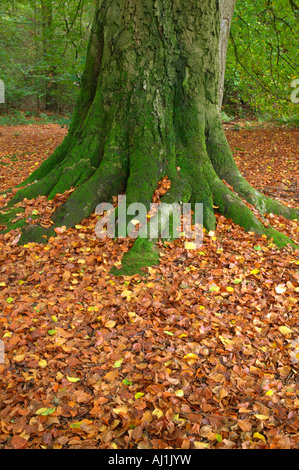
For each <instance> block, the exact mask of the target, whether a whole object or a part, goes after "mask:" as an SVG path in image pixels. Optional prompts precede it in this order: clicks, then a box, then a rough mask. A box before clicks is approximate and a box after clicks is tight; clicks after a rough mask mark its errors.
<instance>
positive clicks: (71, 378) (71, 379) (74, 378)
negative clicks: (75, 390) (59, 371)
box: [66, 375, 81, 383]
mask: <svg viewBox="0 0 299 470" xmlns="http://www.w3.org/2000/svg"><path fill="white" fill-rule="evenodd" d="M66 378H67V379H68V381H69V382H72V383H75V382H79V381H80V380H81V379H79V378H78V377H69V376H68V375H67V376H66Z"/></svg>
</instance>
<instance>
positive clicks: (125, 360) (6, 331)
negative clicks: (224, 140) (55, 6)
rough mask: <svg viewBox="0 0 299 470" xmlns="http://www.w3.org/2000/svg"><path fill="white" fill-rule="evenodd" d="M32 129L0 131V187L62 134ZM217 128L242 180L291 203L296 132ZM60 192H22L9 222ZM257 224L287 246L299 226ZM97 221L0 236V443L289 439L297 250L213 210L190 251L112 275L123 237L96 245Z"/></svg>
mask: <svg viewBox="0 0 299 470" xmlns="http://www.w3.org/2000/svg"><path fill="white" fill-rule="evenodd" d="M44 127H45V126H28V127H22V129H21V130H19V129H17V130H16V129H14V130H13V128H11V127H9V130H7V129H8V128H4V127H2V128H1V129H0V138H1V145H2V149H4V153H5V155H8V157H6V158H8V160H9V155H10V154H12V152H13V154H14V155H15V154H16V153H17V154H18V158H19V164H20V165H21V167H22V170H21V172H19V171H16V168H15V163H14V165H10V163H9V162H8V163H9V164H8V165H4V166H3V171H2V175H1V176H2V181H4V189H7V188H9V187H10V186H11V185H13V184H18V183H19V182H20V181H21V180H22V179H24V177H26V176H28V174H30V172H31V171H32V168H33V167H35V163H36V162H37V163H38V164H40V163H41V161H42V160H43V159H45V158H46V157H47V156H48V155H49V153H51V152H52V151H53V149H54V148H55V146H56V145H58V143H59V142H60V141H61V140H62V138H63V135H64V134H65V132H66V131H65V130H61V129H60V127H59V126H55V125H50V126H47V130H45V129H44ZM16 132H21V136H20V135H18V136H17V137H16V136H14V133H16ZM34 136H38V138H37V137H36V139H37V141H38V142H35V143H34V142H33V141H34ZM227 137H228V140H229V142H230V144H231V147H232V149H233V150H234V149H235V158H236V161H237V164H238V165H239V167H240V169H241V170H242V171H243V172H245V173H246V175H245V176H246V178H247V179H248V181H249V182H250V183H251V184H253V185H255V187H257V189H265V188H266V189H268V190H269V192H272V193H273V192H274V193H275V194H271V195H272V197H277V198H280V200H282V201H283V202H284V203H287V204H289V205H294V206H296V205H297V204H296V197H297V196H296V192H295V186H296V184H297V179H298V178H297V177H296V174H298V162H297V163H296V153H295V152H296V148H295V142H296V139H297V140H298V131H295V130H286V129H284V130H283V131H282V130H281V129H266V130H263V131H261V130H259V129H250V130H246V129H244V130H241V131H240V132H234V131H231V130H228V131H227ZM34 149H35V150H34ZM236 149H245V151H241V150H236ZM1 152H2V151H1ZM24 152H26V153H24ZM31 152H32V153H31ZM2 153H3V152H2ZM2 157H3V155H2V154H0V158H2ZM269 162H271V165H270V163H269ZM268 166H269V167H270V166H271V169H270V168H269V169H268V171H265V170H266V168H267V167H268ZM270 170H271V171H270ZM296 172H297V173H296ZM26 173H27V174H26ZM282 185H283V186H282ZM168 188H169V185H168V182H167V180H164V181H162V182H161V184H160V186H159V188H158V189H157V192H156V194H155V197H156V198H157V199H158V198H159V195H161V194H162V193H163V191H164V192H165V191H167V189H168ZM275 188H280V189H281V188H282V189H284V190H285V189H292V191H289V192H287V191H281V192H279V191H278V189H275ZM286 193H287V194H288V197H287V199H286V196H285V194H286ZM67 196H68V193H65V194H64V195H57V196H56V198H54V200H52V201H47V200H46V198H44V197H39V198H37V199H36V200H32V201H28V200H26V201H23V202H22V203H20V205H22V206H23V209H24V210H25V213H24V214H22V215H20V217H24V216H25V217H27V218H28V217H30V215H31V214H32V212H33V211H36V212H35V215H37V216H38V217H39V218H38V220H39V222H40V223H43V224H44V225H45V226H47V225H48V224H50V222H49V220H50V217H51V214H52V213H53V211H54V210H55V208H56V207H57V206H58V205H60V204H61V203H62V202H63V201H64V200H65V199H66V197H67ZM10 197H11V195H10V194H9V193H7V194H6V197H5V196H3V195H2V196H0V203H1V205H2V207H4V206H5V203H6V202H7V200H9V198H10ZM268 219H269V221H270V223H271V224H272V225H274V226H276V227H277V228H278V229H279V230H280V231H282V232H284V233H286V234H287V235H288V236H290V237H291V238H292V239H293V240H294V241H295V242H297V243H298V242H299V235H298V222H296V221H287V220H285V219H283V218H282V217H277V216H274V215H272V214H269V215H268ZM97 220H98V218H97V217H96V216H95V215H94V216H91V217H89V218H88V219H85V220H84V221H82V222H81V224H80V225H78V226H76V227H75V228H73V229H69V230H65V229H63V228H62V229H60V230H58V233H57V237H55V238H51V239H49V240H48V242H47V244H45V245H37V244H34V243H29V244H28V245H25V246H19V245H17V243H16V240H17V239H18V236H19V233H20V232H19V230H14V231H11V232H9V233H6V234H4V235H3V234H2V235H0V248H1V252H0V259H1V267H0V305H1V318H0V338H1V340H2V341H3V344H4V353H5V354H4V362H3V363H0V373H1V384H0V403H1V405H0V448H6V449H7V448H14V449H19V448H54V449H61V448H70V449H72V448H103V449H105V448H108V449H123V448H125V449H134V448H137V449H147V448H156V449H205V448H210V449H216V448H232V449H256V448H258V449H260V448H261V449H265V448H267V449H276V448H286V449H292V448H298V442H299V434H298V405H299V397H298V388H297V377H298V376H297V373H298V360H299V339H298V293H299V287H298V265H299V261H298V251H295V252H294V251H291V250H289V249H284V250H283V251H282V252H281V251H278V250H277V249H276V247H275V246H274V245H273V244H272V243H271V242H269V240H267V239H266V238H264V237H257V236H255V235H254V234H252V233H245V232H244V231H243V230H242V229H241V228H240V227H238V226H236V225H234V224H232V223H231V221H229V220H226V219H225V218H224V217H222V216H218V215H217V222H218V225H217V230H216V232H215V233H207V232H205V233H204V241H203V245H202V247H201V248H200V249H189V250H188V249H187V248H186V246H185V243H186V240H184V239H180V240H175V241H174V242H171V243H170V242H164V243H160V249H161V256H160V265H159V266H157V267H150V268H147V269H146V270H145V272H144V274H145V275H144V276H139V275H134V276H121V277H114V276H112V275H111V274H110V269H111V267H113V266H119V265H120V264H121V258H122V256H123V254H124V253H125V252H127V251H128V250H129V249H130V247H131V245H132V242H131V241H130V240H129V239H123V240H108V239H103V240H99V239H98V238H97V237H96V236H95V231H94V229H95V225H96V223H97ZM187 243H188V242H187Z"/></svg>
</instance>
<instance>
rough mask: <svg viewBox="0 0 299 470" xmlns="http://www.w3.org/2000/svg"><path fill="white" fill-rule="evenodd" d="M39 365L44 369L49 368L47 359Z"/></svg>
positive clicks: (42, 360)
mask: <svg viewBox="0 0 299 470" xmlns="http://www.w3.org/2000/svg"><path fill="white" fill-rule="evenodd" d="M38 365H39V366H40V367H42V368H44V367H47V365H48V363H47V361H46V360H45V359H41V360H40V361H39V363H38Z"/></svg>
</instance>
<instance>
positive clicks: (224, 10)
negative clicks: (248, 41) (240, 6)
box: [218, 0, 237, 113]
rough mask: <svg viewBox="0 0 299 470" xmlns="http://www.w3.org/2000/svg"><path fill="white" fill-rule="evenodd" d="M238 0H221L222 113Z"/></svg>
mask: <svg viewBox="0 0 299 470" xmlns="http://www.w3.org/2000/svg"><path fill="white" fill-rule="evenodd" d="M236 1H237V0H220V2H219V3H220V35H219V105H218V108H219V112H220V113H221V107H222V101H223V92H224V78H225V63H226V54H227V46H228V40H229V32H230V27H231V22H232V19H233V15H234V9H235V6H236Z"/></svg>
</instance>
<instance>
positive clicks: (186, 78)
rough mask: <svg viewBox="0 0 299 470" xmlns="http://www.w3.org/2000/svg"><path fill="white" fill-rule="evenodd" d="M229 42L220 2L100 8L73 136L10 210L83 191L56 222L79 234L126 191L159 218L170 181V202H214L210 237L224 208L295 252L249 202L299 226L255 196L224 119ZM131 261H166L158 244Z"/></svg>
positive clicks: (154, 1)
mask: <svg viewBox="0 0 299 470" xmlns="http://www.w3.org/2000/svg"><path fill="white" fill-rule="evenodd" d="M219 40H220V10H219V1H218V0H201V1H200V2H199V1H198V0H173V1H170V0H143V1H142V2H136V0H109V1H108V0H101V1H98V2H97V6H96V12H95V17H94V22H93V26H92V33H91V36H90V41H89V45H88V51H87V60H86V68H85V72H84V74H83V77H82V85H81V92H80V96H79V99H78V102H77V105H76V109H75V112H74V116H73V119H72V123H71V126H70V129H69V132H68V135H67V136H66V138H65V140H64V141H63V142H62V144H61V145H60V146H59V147H58V148H57V149H56V151H55V152H54V154H53V155H52V156H51V157H49V158H48V159H47V160H46V161H45V162H44V163H43V164H42V165H41V166H40V167H39V168H38V169H37V170H36V171H35V172H34V173H33V174H32V175H31V176H30V177H29V178H28V179H27V180H26V181H25V182H24V184H26V185H27V186H26V187H25V188H23V189H21V190H20V191H18V193H17V194H16V195H15V196H14V198H13V199H12V201H11V205H13V204H14V203H16V202H18V201H21V200H22V199H23V198H24V197H27V198H33V197H36V196H38V195H40V194H43V195H47V196H49V198H53V197H54V196H55V194H57V193H63V192H64V191H66V190H68V189H70V188H71V187H75V188H76V190H75V191H74V192H73V193H72V194H71V196H70V197H69V199H68V200H67V201H66V203H64V204H63V205H62V206H61V207H60V208H59V209H58V210H57V211H56V213H55V214H54V218H53V221H54V223H55V226H63V225H65V226H66V227H72V226H74V225H75V224H76V223H78V222H79V221H81V220H82V219H83V218H85V217H88V216H89V215H90V214H91V213H92V212H94V210H95V208H96V206H97V205H98V204H99V203H100V202H106V201H107V202H108V201H109V200H111V198H112V196H114V195H118V194H121V193H123V192H124V191H125V192H126V197H127V204H131V203H133V202H140V203H143V204H145V205H146V206H147V207H148V208H149V205H150V203H151V201H152V196H153V193H154V191H155V190H156V188H157V185H158V182H159V181H160V180H161V179H162V177H164V176H165V175H167V176H168V178H169V179H170V181H171V188H170V190H169V192H168V193H167V194H166V195H165V196H164V199H163V201H164V202H167V203H175V202H191V203H192V204H193V205H194V204H195V203H203V206H204V226H205V227H206V228H207V229H209V230H211V229H212V230H214V229H215V224H216V219H215V215H214V206H217V207H218V210H219V211H220V212H221V213H222V214H223V215H225V216H226V217H227V218H231V219H232V220H233V221H234V222H235V223H237V224H239V225H241V226H242V227H244V228H245V230H247V231H254V232H256V233H257V234H263V233H266V234H267V235H271V236H273V237H274V239H275V241H276V243H278V244H280V245H284V244H286V243H289V242H290V240H289V239H288V238H287V237H285V236H283V235H281V234H278V233H277V232H275V231H274V230H273V229H271V228H269V227H267V228H266V227H264V225H263V223H262V222H261V221H260V220H259V219H258V218H257V217H255V216H254V214H253V212H252V211H250V209H249V208H248V207H247V205H246V204H245V203H244V202H243V201H242V199H241V198H243V199H245V200H246V201H248V202H249V203H250V204H253V205H255V206H256V208H257V209H258V210H259V211H260V213H261V214H264V213H266V212H275V213H277V214H282V215H284V216H285V217H288V218H295V217H298V211H295V210H293V209H290V208H287V207H285V206H283V205H281V204H279V203H278V202H277V201H272V200H271V199H269V198H267V197H266V196H263V195H261V194H260V193H258V191H256V190H255V189H253V188H252V187H251V186H250V185H249V184H248V183H247V182H246V181H245V180H244V179H243V177H242V175H241V173H240V172H239V170H238V168H237V166H236V164H235V162H234V159H233V157H232V153H231V151H230V148H229V146H228V143H227V141H226V138H225V134H224V132H223V129H222V125H221V120H220V116H219V109H218V104H219V80H220V72H219ZM222 180H225V181H226V182H227V183H229V184H230V185H231V186H233V188H234V191H235V192H232V191H231V190H230V189H229V188H228V186H227V185H226V184H225V183H224V182H223V181H222ZM29 183H30V185H28V184H29ZM42 233H45V230H41V228H34V227H33V228H32V227H29V228H28V229H27V230H25V231H24V232H23V235H22V237H21V240H20V243H24V242H27V241H28V240H33V239H34V240H38V241H42V238H41V237H40V235H41V234H42ZM51 233H52V232H51ZM36 234H38V235H39V237H40V238H34V236H35V235H36ZM131 252H132V255H131V259H133V262H132V263H133V265H134V263H137V261H136V257H137V258H138V256H139V257H141V261H142V260H144V259H145V264H150V263H151V262H154V261H155V262H156V259H157V257H156V255H155V254H153V253H154V252H153V251H152V244H151V242H150V241H149V240H142V241H140V239H137V240H136V242H135V244H134V246H133V249H132V250H131ZM129 262H130V255H129V256H128V260H127V263H128V264H129ZM142 262H143V261H142ZM133 269H134V266H133Z"/></svg>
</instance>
